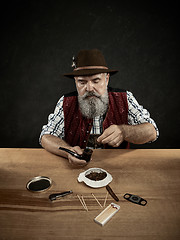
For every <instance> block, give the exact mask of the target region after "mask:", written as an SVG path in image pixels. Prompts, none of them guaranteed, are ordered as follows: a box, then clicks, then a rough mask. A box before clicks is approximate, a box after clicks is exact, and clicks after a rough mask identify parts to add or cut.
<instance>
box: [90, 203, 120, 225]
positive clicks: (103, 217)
mask: <svg viewBox="0 0 180 240" xmlns="http://www.w3.org/2000/svg"><path fill="white" fill-rule="evenodd" d="M119 209H120V206H119V205H117V204H115V203H111V204H109V206H107V207H106V208H105V209H104V210H103V211H102V212H101V213H100V214H99V215H98V216H97V217H96V218H95V219H94V221H95V222H96V223H98V224H100V225H101V226H104V224H106V223H107V222H108V221H109V220H110V219H111V218H112V216H114V214H115V213H117V212H118V211H119Z"/></svg>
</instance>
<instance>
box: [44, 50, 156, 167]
mask: <svg viewBox="0 0 180 240" xmlns="http://www.w3.org/2000/svg"><path fill="white" fill-rule="evenodd" d="M72 66H73V67H74V70H73V72H71V73H67V74H64V76H66V77H68V78H71V79H74V80H75V84H76V89H77V91H75V92H73V93H69V94H65V95H63V96H62V97H61V98H60V100H59V101H58V103H57V105H56V108H55V111H54V113H53V114H50V115H49V118H48V123H47V125H44V126H43V128H42V132H41V135H40V143H41V145H42V147H44V148H45V149H46V150H47V151H49V152H51V153H54V154H56V155H59V156H62V157H65V158H67V159H68V160H69V162H70V163H71V164H74V165H79V166H84V165H86V164H87V162H86V161H85V160H80V159H78V158H76V157H74V156H72V155H71V154H69V153H67V152H64V151H61V150H59V147H65V148H67V149H69V150H71V151H74V152H76V153H78V154H82V152H83V150H82V149H84V148H85V147H89V148H129V143H133V144H144V143H148V142H152V141H155V140H156V139H157V137H158V135H159V132H158V129H157V126H156V124H155V122H154V120H153V119H152V118H150V114H149V112H148V111H147V110H146V109H144V108H143V107H142V106H141V105H139V104H138V102H137V101H136V99H135V98H134V96H133V94H132V93H131V92H129V91H126V90H122V89H113V88H110V87H108V85H109V79H110V76H111V75H113V74H115V73H117V72H118V71H117V70H111V69H109V68H108V67H107V65H106V62H105V59H104V56H103V54H102V53H101V52H100V51H99V50H98V49H91V50H81V51H80V52H79V53H78V55H77V57H76V58H74V59H73V65H72Z"/></svg>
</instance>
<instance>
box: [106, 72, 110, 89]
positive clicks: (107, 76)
mask: <svg viewBox="0 0 180 240" xmlns="http://www.w3.org/2000/svg"><path fill="white" fill-rule="evenodd" d="M109 77H110V75H109V73H107V74H106V83H107V86H108V84H109Z"/></svg>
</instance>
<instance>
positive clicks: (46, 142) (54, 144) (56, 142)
mask: <svg viewBox="0 0 180 240" xmlns="http://www.w3.org/2000/svg"><path fill="white" fill-rule="evenodd" d="M41 145H42V147H43V148H45V149H46V150H47V151H48V152H51V153H54V154H56V155H59V156H62V157H66V158H67V155H68V154H67V153H66V152H64V151H60V150H59V147H66V148H70V146H69V145H68V144H67V143H66V142H65V141H64V140H62V139H61V138H58V137H56V136H53V135H50V134H47V135H43V136H42V139H41Z"/></svg>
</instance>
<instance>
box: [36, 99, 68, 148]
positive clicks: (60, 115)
mask: <svg viewBox="0 0 180 240" xmlns="http://www.w3.org/2000/svg"><path fill="white" fill-rule="evenodd" d="M63 100H64V96H62V97H61V98H60V99H59V101H58V102H57V105H56V107H55V110H54V113H51V114H50V115H49V116H48V123H47V124H46V125H44V126H43V127H42V131H41V134H40V138H39V143H40V144H41V138H42V136H43V135H45V134H51V135H54V136H56V137H60V138H63V137H64V112H63Z"/></svg>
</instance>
